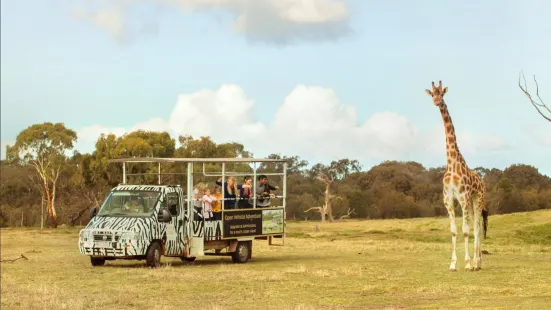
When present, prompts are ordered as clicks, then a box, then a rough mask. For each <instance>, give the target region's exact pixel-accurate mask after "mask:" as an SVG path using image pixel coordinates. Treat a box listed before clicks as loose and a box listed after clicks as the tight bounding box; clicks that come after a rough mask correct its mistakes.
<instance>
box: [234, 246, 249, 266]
mask: <svg viewBox="0 0 551 310" xmlns="http://www.w3.org/2000/svg"><path fill="white" fill-rule="evenodd" d="M251 243H252V242H251V241H240V242H238V243H237V248H236V249H235V252H233V253H232V256H231V258H232V261H233V262H234V263H237V264H244V263H246V262H247V261H248V260H249V258H251Z"/></svg>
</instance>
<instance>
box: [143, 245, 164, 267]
mask: <svg viewBox="0 0 551 310" xmlns="http://www.w3.org/2000/svg"><path fill="white" fill-rule="evenodd" d="M145 261H146V264H147V266H149V267H153V268H156V267H159V266H160V265H161V245H160V244H159V242H153V243H151V245H150V246H149V249H147V254H146V257H145Z"/></svg>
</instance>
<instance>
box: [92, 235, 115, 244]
mask: <svg viewBox="0 0 551 310" xmlns="http://www.w3.org/2000/svg"><path fill="white" fill-rule="evenodd" d="M104 237H105V239H104ZM113 237H115V238H114V240H113ZM119 239H120V236H113V235H107V234H105V235H94V241H114V242H118V241H119Z"/></svg>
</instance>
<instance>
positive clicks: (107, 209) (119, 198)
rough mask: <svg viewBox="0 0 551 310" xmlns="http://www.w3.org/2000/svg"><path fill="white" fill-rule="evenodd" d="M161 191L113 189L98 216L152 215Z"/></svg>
mask: <svg viewBox="0 0 551 310" xmlns="http://www.w3.org/2000/svg"><path fill="white" fill-rule="evenodd" d="M160 195H161V193H160V192H152V191H113V192H111V193H110V194H109V196H107V199H105V201H104V202H103V205H102V206H101V209H100V210H99V212H98V214H97V215H98V216H139V217H145V216H150V215H151V213H152V212H153V210H154V209H155V204H156V203H157V201H158V199H159V196H160Z"/></svg>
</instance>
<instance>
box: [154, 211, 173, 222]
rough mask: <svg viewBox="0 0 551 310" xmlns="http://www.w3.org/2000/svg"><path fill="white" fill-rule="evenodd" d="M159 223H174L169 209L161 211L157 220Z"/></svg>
mask: <svg viewBox="0 0 551 310" xmlns="http://www.w3.org/2000/svg"><path fill="white" fill-rule="evenodd" d="M157 219H158V220H159V222H161V223H168V222H170V221H172V215H170V212H168V210H167V209H164V208H163V209H161V212H160V213H159V216H158V218H157Z"/></svg>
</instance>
